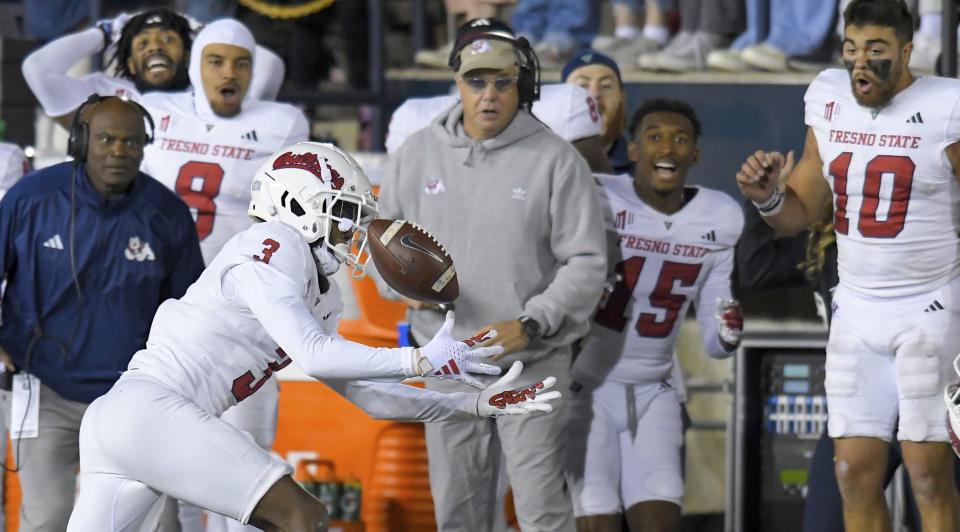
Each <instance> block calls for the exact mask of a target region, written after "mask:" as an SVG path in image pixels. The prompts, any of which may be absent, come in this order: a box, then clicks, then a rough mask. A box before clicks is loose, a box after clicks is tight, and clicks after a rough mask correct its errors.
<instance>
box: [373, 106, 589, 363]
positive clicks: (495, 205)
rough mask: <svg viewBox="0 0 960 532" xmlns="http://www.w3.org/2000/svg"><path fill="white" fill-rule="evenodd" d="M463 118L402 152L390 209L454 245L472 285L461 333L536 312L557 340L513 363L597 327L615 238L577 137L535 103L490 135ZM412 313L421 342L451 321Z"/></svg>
mask: <svg viewBox="0 0 960 532" xmlns="http://www.w3.org/2000/svg"><path fill="white" fill-rule="evenodd" d="M462 116H463V107H462V105H460V104H457V105H456V106H454V107H453V108H451V109H450V110H448V111H446V112H444V113H443V114H441V115H440V116H439V117H437V119H436V120H434V121H433V122H432V123H431V124H430V125H429V126H428V127H426V128H424V129H421V130H420V131H418V132H416V133H414V134H413V135H412V136H411V137H410V138H409V139H407V141H406V142H405V143H404V144H403V145H402V146H401V147H400V149H399V150H398V151H397V153H396V154H395V155H394V156H393V157H391V159H390V161H389V162H388V164H387V167H386V172H385V175H384V180H383V185H382V187H381V196H380V216H381V217H383V218H393V219H405V220H410V221H413V222H416V223H418V224H420V225H422V226H423V227H424V228H426V229H427V230H428V231H430V232H432V233H433V234H434V235H435V236H436V237H437V238H438V240H439V241H440V242H441V243H442V244H443V245H444V246H445V247H446V249H447V251H448V252H449V253H450V255H451V257H452V258H453V261H454V264H455V266H456V269H457V277H458V280H459V284H460V297H459V298H458V299H457V300H456V302H455V303H456V309H457V320H456V325H455V327H454V331H453V336H454V337H455V338H466V337H467V336H468V335H469V334H470V333H472V332H473V331H474V330H476V329H478V328H479V327H482V326H484V325H487V324H489V323H492V322H495V321H505V320H511V319H516V318H518V317H520V316H521V315H526V316H530V317H532V318H534V319H536V320H537V321H538V322H539V323H540V324H541V325H543V328H544V335H545V337H544V339H543V340H542V341H540V342H535V343H533V344H531V345H530V346H529V347H528V348H527V349H528V350H527V352H519V353H515V354H514V355H512V356H510V357H507V358H506V359H505V360H504V361H502V365H503V366H504V367H506V366H507V365H509V363H510V362H512V361H513V360H515V359H516V358H520V359H522V360H525V361H534V360H539V359H542V358H545V357H548V356H549V355H550V354H551V353H552V352H553V351H554V350H555V349H556V348H558V347H564V348H565V347H568V346H569V345H571V344H572V343H573V341H574V340H576V339H578V338H580V337H582V336H583V335H584V334H586V332H587V329H588V320H589V317H590V315H591V313H592V312H593V310H594V307H595V306H596V304H597V302H598V300H599V298H600V294H601V291H602V287H603V282H604V276H605V272H606V269H605V268H606V255H605V253H606V249H605V248H606V244H605V240H604V226H603V217H602V214H601V211H600V207H599V202H598V199H597V193H596V188H595V185H594V179H593V176H592V175H591V173H590V169H589V168H588V167H587V164H586V162H585V161H584V160H583V159H582V158H581V157H580V155H579V154H578V153H577V152H576V151H575V150H574V148H573V147H572V146H571V145H570V144H569V143H567V142H565V141H564V140H563V139H561V138H560V137H558V136H557V135H555V134H554V133H553V132H551V131H550V130H549V129H548V128H547V127H546V126H544V125H543V124H541V123H540V122H539V121H537V120H536V119H535V118H533V117H532V116H530V115H529V114H528V113H527V112H525V111H520V112H518V113H517V116H516V117H515V118H514V119H513V121H512V122H511V123H510V125H509V126H508V127H507V128H506V129H505V130H504V131H503V132H501V133H500V134H499V135H497V136H496V137H494V138H491V139H487V140H483V141H475V140H473V139H471V138H470V137H469V136H467V134H466V133H465V132H464V131H463V123H462ZM409 319H410V326H411V330H412V331H413V335H414V338H415V339H416V340H417V342H419V343H421V344H423V343H425V342H427V341H429V340H430V338H431V337H432V336H433V335H434V333H435V332H436V331H437V330H438V329H439V328H440V326H441V325H442V324H443V315H442V314H440V313H438V312H432V311H411V313H410V316H409ZM557 362H560V361H557ZM551 365H552V364H551ZM566 369H567V368H566V367H563V368H562V370H564V371H565V370H566Z"/></svg>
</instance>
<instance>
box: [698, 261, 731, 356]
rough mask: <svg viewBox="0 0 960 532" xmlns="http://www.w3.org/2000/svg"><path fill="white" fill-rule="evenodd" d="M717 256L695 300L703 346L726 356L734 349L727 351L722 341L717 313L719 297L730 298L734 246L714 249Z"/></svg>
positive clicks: (711, 352)
mask: <svg viewBox="0 0 960 532" xmlns="http://www.w3.org/2000/svg"><path fill="white" fill-rule="evenodd" d="M713 253H716V254H717V256H716V257H715V259H714V261H713V266H712V267H711V268H710V270H709V271H708V272H707V279H706V281H705V282H704V283H703V287H702V288H701V289H700V293H699V294H698V295H697V300H696V301H695V302H694V303H695V305H696V311H697V323H698V324H699V325H700V339H701V340H702V341H703V348H704V349H705V350H706V352H707V354H708V355H710V356H711V357H713V358H726V357H728V356H730V355H732V354H733V351H729V352H728V351H725V350H724V349H723V345H722V344H721V343H720V332H719V331H718V330H717V319H716V316H714V314H715V313H716V307H717V298H720V299H730V298H731V293H730V276H731V275H732V274H733V248H725V249H721V250H718V251H714V252H713Z"/></svg>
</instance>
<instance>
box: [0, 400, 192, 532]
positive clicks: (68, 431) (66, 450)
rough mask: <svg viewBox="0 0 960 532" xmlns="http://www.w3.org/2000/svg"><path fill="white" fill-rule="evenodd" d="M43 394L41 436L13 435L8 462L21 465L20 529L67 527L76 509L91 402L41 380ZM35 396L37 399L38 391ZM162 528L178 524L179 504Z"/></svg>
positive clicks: (58, 530)
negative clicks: (86, 415)
mask: <svg viewBox="0 0 960 532" xmlns="http://www.w3.org/2000/svg"><path fill="white" fill-rule="evenodd" d="M34 392H35V391H34ZM11 397H12V394H11V393H10V392H3V394H2V400H3V417H4V422H5V426H6V427H10V426H11V424H10V423H11V419H10V407H11ZM39 397H40V403H39V408H40V411H39V418H38V425H39V428H38V431H37V437H36V438H25V439H21V440H12V441H11V443H10V445H11V449H10V450H11V454H13V457H14V462H16V463H15V464H7V466H8V467H14V466H16V465H19V469H20V471H19V472H18V473H17V475H18V477H19V480H20V492H21V500H20V529H19V531H20V532H63V531H64V530H66V529H67V521H69V520H70V513H71V512H72V511H73V500H74V497H75V496H76V491H77V467H78V466H79V465H80V422H81V420H82V419H83V414H84V412H86V411H87V406H89V405H88V404H87V403H78V402H76V401H68V400H67V399H64V398H63V397H60V395H59V394H57V392H55V391H53V390H51V389H50V388H48V387H47V386H45V385H43V384H42V383H41V385H40V394H39ZM31 400H33V401H35V400H37V395H36V394H34V395H33V396H32V398H31ZM19 423H20V420H17V424H18V425H19ZM5 439H6V438H4V440H5ZM157 530H160V531H166V532H172V531H175V530H179V526H178V524H177V522H176V505H173V513H172V515H165V516H164V517H162V518H161V519H160V524H159V526H158V528H157Z"/></svg>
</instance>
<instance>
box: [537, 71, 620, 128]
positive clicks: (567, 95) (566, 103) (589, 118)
mask: <svg viewBox="0 0 960 532" xmlns="http://www.w3.org/2000/svg"><path fill="white" fill-rule="evenodd" d="M533 115H534V116H536V117H537V118H538V119H539V120H540V121H541V122H543V123H544V124H546V125H547V127H549V128H550V129H551V130H553V132H554V133H556V134H557V135H559V136H560V137H561V138H563V140H566V141H567V142H575V141H578V140H580V139H585V138H587V137H594V136H597V135H599V134H600V132H601V131H602V130H603V119H602V117H601V116H600V106H599V105H597V101H596V100H594V99H593V96H590V93H589V92H587V90H586V89H584V88H583V87H580V86H577V85H570V84H567V83H561V84H551V85H544V86H543V87H541V89H540V100H539V101H536V102H533Z"/></svg>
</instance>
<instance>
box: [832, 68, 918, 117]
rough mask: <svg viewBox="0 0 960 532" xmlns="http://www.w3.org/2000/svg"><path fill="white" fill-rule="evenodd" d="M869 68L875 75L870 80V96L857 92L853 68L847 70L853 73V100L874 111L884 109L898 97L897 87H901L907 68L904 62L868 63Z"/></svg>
mask: <svg viewBox="0 0 960 532" xmlns="http://www.w3.org/2000/svg"><path fill="white" fill-rule="evenodd" d="M867 67H868V68H869V70H870V73H871V74H873V76H872V79H870V83H871V84H873V90H871V91H870V92H869V93H868V94H861V93H860V92H858V91H857V84H856V82H855V81H854V78H853V74H852V68H850V67H849V66H848V68H847V69H848V70H850V71H851V75H850V90H851V91H853V98H854V99H855V100H856V101H857V103H858V104H860V105H862V106H864V107H870V108H873V109H876V108H879V107H883V106H884V105H886V104H887V103H889V102H890V100H892V99H893V97H894V96H895V95H896V93H897V86H898V85H900V81H901V80H902V79H903V76H904V75H905V74H906V68H904V67H903V64H902V62H901V61H899V60H898V61H890V60H885V61H867Z"/></svg>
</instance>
